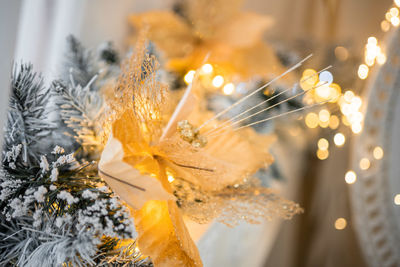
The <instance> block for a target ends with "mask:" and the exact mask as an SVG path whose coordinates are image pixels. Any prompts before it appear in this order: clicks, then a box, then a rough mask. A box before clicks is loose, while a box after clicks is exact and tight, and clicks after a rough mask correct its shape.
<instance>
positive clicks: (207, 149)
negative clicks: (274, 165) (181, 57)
mask: <svg viewBox="0 0 400 267" xmlns="http://www.w3.org/2000/svg"><path fill="white" fill-rule="evenodd" d="M156 68H157V62H156V60H155V58H154V57H152V56H149V55H147V54H146V52H145V42H144V40H141V41H140V42H139V43H138V45H137V47H136V51H135V55H134V56H133V57H132V58H131V59H130V60H129V61H128V62H126V63H125V64H124V66H123V67H122V74H121V75H120V77H119V80H118V84H117V86H116V88H115V90H114V92H113V93H112V94H109V95H108V105H109V108H110V119H109V121H108V125H109V126H110V128H111V130H110V134H109V136H108V142H107V144H106V145H105V148H104V151H103V153H102V157H101V160H100V162H99V174H100V175H101V177H102V178H103V179H104V180H105V181H106V182H107V183H108V185H109V186H110V187H111V188H112V189H113V190H114V192H115V193H116V194H118V195H119V196H120V197H121V198H122V199H123V200H125V201H126V203H127V204H128V205H129V206H130V207H131V208H132V210H133V216H134V221H135V226H136V230H137V233H138V239H137V242H138V246H139V249H140V251H141V252H142V253H143V254H144V255H147V256H150V258H151V260H152V261H153V263H154V265H155V266H201V265H202V263H201V259H200V256H199V252H198V250H197V248H196V246H195V244H194V242H193V240H192V239H191V237H190V235H189V233H188V230H187V229H186V226H185V223H184V221H183V219H182V214H185V215H188V216H189V217H190V218H192V219H193V220H196V221H198V222H207V221H209V220H211V219H213V218H217V217H222V218H223V219H222V221H224V222H226V223H228V221H230V220H231V219H233V220H236V219H244V220H246V221H249V222H255V220H254V219H255V218H256V217H260V216H264V217H272V216H283V217H291V216H292V215H293V214H295V213H297V212H299V211H300V210H301V209H300V208H299V207H298V205H297V204H295V203H293V202H290V201H287V200H284V199H282V198H280V197H278V196H277V195H275V194H274V193H273V192H271V191H270V190H269V189H267V188H263V187H260V186H259V184H257V182H254V180H253V179H251V176H252V175H253V174H254V173H255V172H256V171H257V170H258V169H260V168H261V167H266V166H268V164H270V163H271V162H272V157H271V155H270V154H269V152H268V146H269V144H270V143H271V142H272V139H273V138H272V137H270V136H260V135H258V134H256V133H255V132H254V131H252V130H251V129H243V130H240V131H234V130H233V129H230V128H227V129H226V130H225V131H223V132H222V133H223V135H221V136H213V137H211V136H210V137H207V135H204V134H203V133H206V132H207V131H209V130H210V129H213V127H215V126H218V123H219V122H218V121H217V120H215V121H214V122H213V123H208V125H207V126H205V127H203V128H202V129H201V130H199V128H197V127H196V125H200V124H201V123H202V122H204V121H206V120H208V121H209V120H210V118H211V117H212V115H211V114H210V113H209V112H206V111H204V110H202V109H201V107H200V105H198V104H197V102H196V97H195V95H194V93H193V89H192V87H191V86H190V87H188V89H187V90H186V92H185V93H184V95H183V96H182V98H181V99H180V101H179V103H178V104H177V105H176V108H175V109H174V111H173V112H172V114H171V113H170V112H169V111H168V110H171V108H170V105H169V103H171V102H172V101H167V99H168V95H169V94H168V89H167V87H166V86H165V85H163V84H162V83H160V82H159V81H158V80H157V76H156ZM192 85H193V86H195V83H193V84H192ZM235 216H236V217H237V218H233V217H235ZM232 224H235V222H233V223H232Z"/></svg>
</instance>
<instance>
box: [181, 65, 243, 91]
mask: <svg viewBox="0 0 400 267" xmlns="http://www.w3.org/2000/svg"><path fill="white" fill-rule="evenodd" d="M216 72H217V70H216V68H215V67H214V66H213V65H211V64H210V63H206V64H204V65H203V66H201V67H200V68H199V78H200V82H202V85H203V86H204V87H206V88H209V87H211V88H215V89H221V91H222V93H223V94H224V95H232V94H233V93H235V90H236V87H235V85H234V84H233V83H232V82H227V80H226V78H224V76H223V75H221V74H218V73H216ZM195 73H196V71H194V70H189V71H188V72H187V73H186V74H185V75H184V77H183V80H184V81H185V83H186V84H190V83H192V81H193V78H194V75H195Z"/></svg>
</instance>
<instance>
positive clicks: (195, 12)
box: [129, 0, 282, 79]
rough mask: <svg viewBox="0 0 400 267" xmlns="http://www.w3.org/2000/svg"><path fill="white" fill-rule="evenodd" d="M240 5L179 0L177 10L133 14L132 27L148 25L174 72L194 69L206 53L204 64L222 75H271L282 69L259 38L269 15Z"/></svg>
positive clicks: (233, 1) (236, 0) (213, 0)
mask: <svg viewBox="0 0 400 267" xmlns="http://www.w3.org/2000/svg"><path fill="white" fill-rule="evenodd" d="M240 6H241V1H240V0H190V1H184V2H182V4H181V5H180V12H175V13H174V12H170V11H151V12H146V13H142V14H137V15H132V16H130V17H129V22H130V24H131V25H133V27H134V28H135V29H139V30H140V29H143V28H148V29H149V39H150V40H152V41H153V42H154V43H155V44H156V45H157V47H158V48H160V50H161V51H163V52H164V53H165V55H166V58H167V67H169V68H170V69H172V70H174V71H177V72H180V73H186V72H187V71H188V70H193V69H197V68H199V67H200V66H201V64H202V63H203V59H204V58H205V56H206V55H209V59H208V62H209V63H211V64H213V65H217V66H218V67H219V68H220V69H222V70H223V72H224V76H225V77H229V76H239V77H240V78H241V79H247V78H250V77H254V76H259V77H261V78H269V77H270V76H273V75H276V74H278V73H281V72H282V66H281V64H280V63H279V60H278V59H277V57H276V56H275V54H274V52H273V50H272V48H271V47H270V46H268V45H267V44H266V43H265V42H263V40H262V36H263V34H264V32H265V30H266V29H267V28H268V27H270V26H271V25H272V19H271V18H269V17H266V16H261V15H258V14H256V13H253V12H243V11H240ZM135 39H136V38H135V37H133V38H132V41H134V40H135Z"/></svg>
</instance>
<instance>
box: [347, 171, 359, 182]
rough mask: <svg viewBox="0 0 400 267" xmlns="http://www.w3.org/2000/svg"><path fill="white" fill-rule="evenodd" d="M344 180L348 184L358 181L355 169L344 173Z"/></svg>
mask: <svg viewBox="0 0 400 267" xmlns="http://www.w3.org/2000/svg"><path fill="white" fill-rule="evenodd" d="M344 180H345V181H346V183H348V184H354V183H355V182H356V181H357V175H356V173H355V172H354V171H348V172H346V174H345V175H344Z"/></svg>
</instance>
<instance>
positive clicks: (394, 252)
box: [0, 0, 400, 267]
mask: <svg viewBox="0 0 400 267" xmlns="http://www.w3.org/2000/svg"><path fill="white" fill-rule="evenodd" d="M227 3H229V1H227ZM176 4H177V1H173V0H147V1H140V0H120V1H118V2H115V1H107V0H96V1H94V0H58V1H55V0H24V1H23V0H15V1H6V0H3V1H0V47H1V49H0V56H1V59H2V60H1V61H0V88H1V91H0V94H1V97H0V101H2V102H1V114H0V115H1V116H0V117H1V121H0V123H2V122H4V119H5V118H4V116H5V108H6V103H7V94H8V89H9V77H10V73H11V69H12V62H13V61H16V62H19V61H21V60H23V61H24V62H27V61H29V62H32V63H33V65H34V67H35V69H36V70H37V71H41V72H42V73H43V75H44V76H45V77H46V81H47V82H50V81H51V79H54V78H57V75H58V74H57V70H58V69H60V66H61V64H62V63H63V56H64V52H65V50H64V49H65V44H66V43H65V40H66V37H67V36H68V35H69V34H73V35H75V36H76V37H78V39H79V40H80V41H81V42H82V43H83V44H84V45H85V46H86V47H93V48H95V47H97V46H98V45H99V44H100V43H102V42H104V41H111V42H113V44H114V45H115V47H116V49H117V50H118V51H120V52H121V53H124V52H126V51H128V50H129V47H130V45H131V44H132V43H131V42H130V41H129V36H130V35H131V34H132V27H131V25H130V24H129V22H128V17H129V16H130V15H133V14H138V13H143V12H149V11H153V10H173V7H175V6H176ZM398 6H400V1H397V0H396V1H394V2H393V1H392V0H346V1H344V0H279V1H278V0H275V1H274V0H247V1H243V5H242V7H241V10H243V11H251V12H255V13H258V14H260V15H263V16H266V17H268V18H269V19H270V20H271V21H272V24H271V25H270V26H269V27H268V28H267V29H266V30H265V33H264V34H263V36H262V39H263V41H264V42H265V43H267V44H268V45H269V47H270V48H271V49H272V51H273V53H274V54H275V55H276V57H277V58H278V59H279V62H280V64H281V65H283V66H287V65H290V64H292V62H296V60H299V59H301V58H304V57H305V56H307V55H308V54H310V53H313V57H312V59H311V60H310V61H308V62H307V64H306V67H305V68H304V69H302V71H301V72H299V73H296V75H297V76H299V77H295V78H294V79H295V80H296V81H298V80H299V79H300V78H301V77H307V76H308V75H310V74H309V73H314V72H315V70H320V69H322V68H324V67H326V66H329V65H332V68H331V69H330V71H331V73H332V74H333V77H334V83H335V86H333V87H332V86H331V87H329V88H328V89H326V90H328V91H320V92H316V93H315V94H314V95H309V96H307V97H306V96H305V98H303V103H302V104H303V105H304V104H308V102H307V101H310V103H313V101H314V102H315V101H318V100H324V99H325V98H328V97H330V94H332V92H333V93H335V94H337V95H336V101H332V102H330V103H329V105H327V106H324V107H322V108H320V109H316V110H312V111H306V112H302V113H299V114H297V115H296V116H295V117H292V120H291V121H290V122H287V121H285V120H282V121H277V122H276V123H275V125H274V131H275V133H276V134H277V136H278V141H277V144H276V145H275V146H274V148H273V152H274V155H275V156H276V161H277V162H276V168H277V170H278V171H277V173H278V174H277V176H279V179H271V181H270V182H269V183H270V185H271V186H272V187H275V188H277V189H279V190H280V191H281V192H282V194H284V195H285V197H287V198H289V199H291V200H294V201H296V202H298V203H299V204H300V205H301V206H302V207H303V208H304V210H305V212H304V213H303V214H301V215H298V216H296V217H295V218H294V219H292V220H289V221H279V220H272V221H266V222H263V223H261V224H260V225H240V226H238V227H236V228H228V227H226V226H225V225H221V224H218V223H215V224H213V225H211V226H209V227H208V230H207V231H205V232H204V233H202V235H200V236H199V237H198V238H197V239H198V246H199V249H200V253H201V256H202V259H203V260H204V265H205V266H222V265H226V266H272V267H275V266H287V267H289V266H311V267H312V266H400V246H399V244H400V228H399V227H400V207H399V206H398V205H400V195H399V193H400V169H399V164H398V163H399V162H400V153H399V151H400V144H399V141H398V136H399V133H400V108H399V107H400V98H399V94H398V91H399V90H400V87H399V86H400V75H399V74H400V72H399V70H400V69H399V64H400V54H399V50H400V41H399V38H400V37H399V36H398V35H399V33H398V26H399V24H400V19H399V9H398ZM218 12H224V9H223V8H222V9H220V10H219V11H218ZM243 38H246V36H243ZM255 53H257V51H256V52H255ZM314 69H315V70H314ZM306 70H308V73H307V72H306ZM313 71H314V72H313ZM185 81H186V80H185ZM302 88H303V89H304V90H306V89H305V88H307V85H304V87H303V86H302ZM329 90H330V91H329ZM224 94H228V93H226V91H224ZM293 118H294V119H293ZM270 175H272V176H273V175H274V173H272V174H270ZM396 190H397V191H396Z"/></svg>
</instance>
